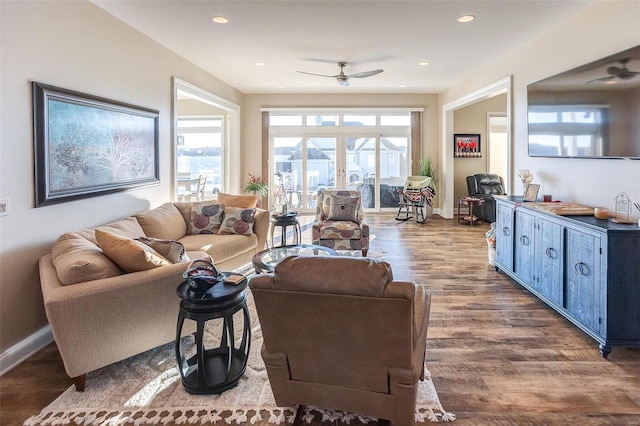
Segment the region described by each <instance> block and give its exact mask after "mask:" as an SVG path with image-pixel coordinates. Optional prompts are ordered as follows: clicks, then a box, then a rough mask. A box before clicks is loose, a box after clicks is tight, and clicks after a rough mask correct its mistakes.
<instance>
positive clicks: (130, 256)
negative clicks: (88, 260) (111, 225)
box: [96, 229, 171, 272]
mask: <svg viewBox="0 0 640 426" xmlns="http://www.w3.org/2000/svg"><path fill="white" fill-rule="evenodd" d="M96 241H97V242H98V246H100V248H101V249H102V251H103V252H104V254H105V255H107V257H108V258H109V259H111V260H113V261H114V262H115V264H116V265H118V266H119V267H120V268H122V269H123V270H124V271H126V272H138V271H146V270H147V269H153V268H158V267H160V266H164V265H171V262H169V261H168V260H167V259H165V258H164V257H162V256H161V255H160V254H158V253H157V252H156V251H155V250H154V249H152V248H151V247H149V246H148V245H146V244H144V243H142V242H140V241H137V240H134V239H132V238H129V237H123V236H121V235H118V234H114V233H113V232H109V231H103V230H101V229H96Z"/></svg>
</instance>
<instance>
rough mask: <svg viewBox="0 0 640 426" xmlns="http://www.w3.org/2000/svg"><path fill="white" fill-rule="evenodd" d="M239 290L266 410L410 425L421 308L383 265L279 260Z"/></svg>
mask: <svg viewBox="0 0 640 426" xmlns="http://www.w3.org/2000/svg"><path fill="white" fill-rule="evenodd" d="M249 285H250V287H251V291H252V293H253V296H254V300H255V305H256V310H257V313H258V317H259V320H260V324H261V327H262V334H263V338H264V342H263V345H262V358H263V360H264V363H265V365H266V368H267V373H268V375H269V381H270V383H271V389H272V390H273V394H274V396H275V399H276V403H277V404H278V405H279V406H282V407H293V406H295V405H298V416H297V417H299V416H300V414H301V412H302V411H303V410H302V409H301V408H302V407H303V406H304V405H313V406H317V407H320V408H328V409H335V410H343V411H349V412H354V413H358V414H362V415H367V416H372V417H378V418H380V419H385V420H389V421H391V422H392V423H393V424H397V425H413V424H414V413H415V406H416V394H417V389H418V379H423V378H424V360H425V347H426V338H427V326H428V322H429V311H430V305H431V299H430V296H429V294H428V293H427V292H426V290H425V289H424V288H423V287H422V286H419V285H417V284H413V283H411V282H405V281H393V274H392V272H391V266H390V265H389V264H388V263H386V262H383V261H377V260H372V259H366V258H350V257H339V256H337V257H296V256H292V257H288V258H285V259H284V260H283V261H282V262H281V263H280V264H278V266H277V267H276V269H275V272H274V273H273V274H265V275H258V276H255V277H253V278H251V280H250V282H249Z"/></svg>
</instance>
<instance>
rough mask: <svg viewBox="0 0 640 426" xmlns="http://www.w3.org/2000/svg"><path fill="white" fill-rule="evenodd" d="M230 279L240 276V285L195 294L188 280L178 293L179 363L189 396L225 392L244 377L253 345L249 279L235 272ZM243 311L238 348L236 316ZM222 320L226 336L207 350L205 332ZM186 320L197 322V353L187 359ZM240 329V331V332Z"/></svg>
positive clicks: (231, 284)
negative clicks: (185, 342)
mask: <svg viewBox="0 0 640 426" xmlns="http://www.w3.org/2000/svg"><path fill="white" fill-rule="evenodd" d="M224 274H225V275H226V276H228V277H231V276H234V275H239V276H240V278H241V281H240V282H239V283H238V284H233V283H230V282H227V281H225V282H220V283H217V284H216V285H214V286H213V287H211V288H210V289H209V290H207V291H206V292H202V291H195V290H193V289H192V287H191V286H190V285H189V282H188V281H184V282H183V283H182V284H180V285H179V286H178V289H177V290H176V292H177V294H178V297H180V299H182V300H181V302H180V311H179V313H178V324H177V327H176V362H177V364H178V370H179V372H180V378H181V380H182V385H183V386H184V388H185V389H186V390H187V392H189V393H193V394H210V393H222V392H224V391H226V390H227V389H231V388H232V387H234V386H235V385H236V384H237V383H238V380H240V377H241V376H242V375H243V374H244V371H245V369H246V367H247V359H248V357H249V349H250V346H251V323H250V321H249V311H248V309H247V300H246V296H245V293H244V290H245V288H247V279H246V278H245V277H244V276H242V275H240V274H235V273H232V272H225V273H224ZM240 310H242V317H243V319H244V321H243V322H244V324H243V328H242V330H241V334H242V339H241V341H240V344H239V346H238V347H235V345H236V341H237V340H236V338H235V331H236V330H235V324H234V318H233V316H234V314H235V313H236V312H238V311H240ZM220 319H222V336H221V337H220V339H219V342H220V345H219V346H218V347H213V348H207V347H205V342H204V331H205V325H206V323H207V321H212V320H220ZM185 320H191V321H194V322H195V323H196V334H195V339H196V353H195V354H194V355H193V356H191V357H189V358H185V354H184V348H183V347H182V340H181V339H180V337H181V336H182V328H183V326H184V322H185ZM239 330H240V329H239Z"/></svg>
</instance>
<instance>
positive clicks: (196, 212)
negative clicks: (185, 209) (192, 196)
mask: <svg viewBox="0 0 640 426" xmlns="http://www.w3.org/2000/svg"><path fill="white" fill-rule="evenodd" d="M223 217H224V204H217V203H216V204H212V203H209V204H205V203H196V204H194V205H193V207H191V219H190V220H189V225H187V234H189V235H197V234H214V233H215V232H214V229H215V228H218V227H219V226H220V224H221V223H222V218H223Z"/></svg>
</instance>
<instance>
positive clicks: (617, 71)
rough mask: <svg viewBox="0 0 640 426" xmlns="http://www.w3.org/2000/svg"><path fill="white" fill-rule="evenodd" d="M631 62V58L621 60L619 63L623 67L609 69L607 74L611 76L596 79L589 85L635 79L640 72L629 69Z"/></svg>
mask: <svg viewBox="0 0 640 426" xmlns="http://www.w3.org/2000/svg"><path fill="white" fill-rule="evenodd" d="M629 61H630V59H629V58H624V59H620V61H619V62H620V63H621V64H622V67H609V68H607V74H609V75H608V76H607V77H602V78H596V79H595V80H590V81H587V83H602V82H607V81H612V80H615V79H620V80H629V79H632V78H634V77H635V76H636V75H638V74H640V72H637V71H631V70H629V69H627V62H629Z"/></svg>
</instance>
